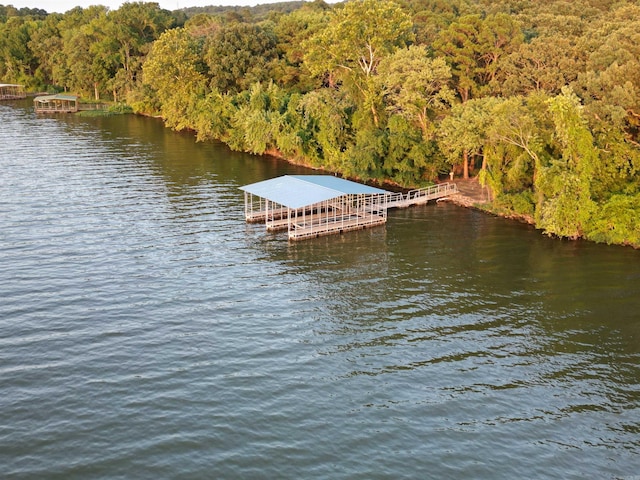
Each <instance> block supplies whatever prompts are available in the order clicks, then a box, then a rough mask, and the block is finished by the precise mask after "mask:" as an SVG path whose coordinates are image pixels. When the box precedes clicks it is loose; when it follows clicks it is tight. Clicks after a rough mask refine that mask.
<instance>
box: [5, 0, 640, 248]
mask: <svg viewBox="0 0 640 480" xmlns="http://www.w3.org/2000/svg"><path fill="white" fill-rule="evenodd" d="M264 7H265V6H261V7H260V10H259V12H258V11H254V12H255V14H254V13H252V9H250V8H243V9H237V8H236V9H227V10H216V11H213V12H209V11H206V10H201V11H198V10H191V11H187V10H182V11H180V10H179V11H174V12H170V11H167V10H163V9H161V8H160V7H159V6H158V4H156V3H142V2H135V3H125V4H124V5H122V6H121V7H120V8H119V9H117V10H109V9H108V8H106V7H101V6H94V7H89V8H86V9H82V8H80V7H78V8H75V9H72V10H70V11H68V12H66V13H64V14H47V13H46V12H44V11H42V10H39V9H20V10H17V9H15V8H13V7H11V6H0V79H2V80H3V81H5V82H16V83H23V84H26V85H27V86H29V87H30V88H32V89H49V90H58V91H62V90H64V91H72V92H75V93H79V94H81V95H83V96H85V97H91V98H96V99H104V98H108V99H110V100H112V101H114V102H123V103H126V104H127V105H129V106H130V107H132V108H133V110H134V111H135V112H137V113H142V114H147V115H158V116H161V117H162V118H163V119H164V121H165V122H166V125H167V126H169V127H171V128H173V129H176V130H183V129H190V130H192V131H194V132H195V134H196V136H197V139H198V140H201V141H207V140H219V141H222V142H225V143H226V144H228V145H229V146H230V147H231V148H232V149H236V150H242V151H247V152H252V153H256V154H265V153H266V154H273V155H278V156H281V157H284V158H287V159H289V160H292V161H295V162H298V163H302V164H305V165H309V166H311V167H315V168H322V169H326V170H328V171H332V172H337V173H340V174H342V175H344V176H348V177H352V178H359V179H361V180H376V181H380V182H382V181H389V182H394V183H396V184H398V185H401V186H407V187H408V186H422V185H425V184H428V183H430V182H433V181H436V180H437V179H438V178H439V177H440V176H443V175H447V174H448V173H449V172H450V171H454V172H455V173H456V174H457V175H460V176H462V177H469V176H477V177H478V179H479V181H480V182H481V183H482V184H483V185H484V186H486V188H487V191H488V192H489V195H490V198H491V203H490V205H491V207H490V208H492V209H493V210H494V211H495V212H497V213H500V214H507V215H513V216H518V217H523V218H527V219H529V220H530V221H531V222H533V223H534V224H535V225H536V226H537V227H538V228H540V229H542V230H543V231H545V232H546V233H549V234H553V235H557V236H561V237H568V238H579V237H584V238H588V239H591V240H594V241H598V242H606V243H616V244H628V245H633V246H636V247H638V246H640V215H639V213H640V180H639V177H638V168H640V138H639V127H640V33H639V32H640V5H639V4H638V3H637V2H634V1H624V0H622V1H620V0H616V1H614V0H577V1H574V2H566V1H561V0H540V1H537V2H527V1H524V0H497V1H491V0H446V1H445V0H395V1H394V0H350V1H347V2H344V3H341V4H337V5H328V4H326V3H324V2H323V1H322V0H315V1H313V2H284V3H281V4H277V5H275V6H274V7H273V9H271V10H267V11H265V8H264Z"/></svg>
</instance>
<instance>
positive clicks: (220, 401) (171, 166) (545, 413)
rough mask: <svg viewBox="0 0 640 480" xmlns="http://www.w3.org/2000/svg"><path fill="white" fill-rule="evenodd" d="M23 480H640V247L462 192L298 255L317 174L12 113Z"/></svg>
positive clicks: (3, 409)
mask: <svg viewBox="0 0 640 480" xmlns="http://www.w3.org/2000/svg"><path fill="white" fill-rule="evenodd" d="M0 125H2V140H1V141H0V185H1V187H0V265H1V268H2V270H1V271H2V279H3V282H2V283H1V284H0V391H2V395H1V396H0V465H1V466H2V476H3V478H25V479H26V478H28V479H31V478H55V479H57V478H60V479H62V478H64V479H69V478H82V479H85V478H149V479H157V478H194V479H196V478H207V479H208V478H217V479H219V478H229V479H237V478H291V479H298V478H330V479H335V478H349V479H387V478H388V479H397V478H420V479H422V478H437V479H442V478H461V479H468V478H486V479H501V478H504V479H513V478H550V479H551V478H564V479H567V478H627V479H631V478H637V477H634V476H637V475H638V473H637V472H638V471H640V470H638V468H639V467H638V466H639V465H640V464H639V463H638V458H639V456H638V454H639V453H640V415H639V413H640V412H639V408H640V407H639V401H640V368H639V365H640V314H639V311H640V252H639V251H635V250H632V249H627V248H621V247H607V246H603V245H596V244H591V243H587V242H567V241H559V240H554V239H550V238H546V237H544V236H542V235H540V234H539V233H538V232H536V231H535V230H533V229H532V228H530V227H528V226H525V225H521V224H518V223H514V222H511V221H506V220H503V219H499V218H494V217H492V216H488V215H484V214H481V213H479V212H475V211H472V210H466V209H462V208H459V207H456V206H453V205H450V204H442V203H441V204H438V205H435V204H433V205H431V204H430V205H427V206H423V207H415V208H411V209H406V210H397V211H392V212H390V215H389V221H388V224H387V225H386V226H385V227H380V228H374V229H371V230H365V231H358V232H353V233H349V234H345V235H341V236H335V237H324V238H319V239H316V240H311V241H305V242H299V243H289V242H288V241H287V240H286V234H268V233H266V232H265V231H264V228H263V227H262V226H260V225H248V224H245V222H244V220H243V203H242V202H243V195H242V192H241V191H240V190H238V187H239V186H242V185H245V184H248V183H252V182H256V181H260V180H264V179H267V178H271V177H274V176H277V175H281V174H285V173H309V172H308V171H305V170H304V169H301V168H297V167H294V166H291V165H288V164H285V163H281V162H278V161H275V160H273V159H267V158H259V157H253V156H249V155H244V154H237V153H232V152H229V151H228V150H227V149H226V148H225V147H224V146H221V145H213V144H198V143H195V142H194V140H193V138H192V136H191V135H189V134H177V133H174V132H171V131H169V130H166V129H164V128H163V127H162V125H161V123H160V122H158V121H156V120H152V119H145V118H138V117H130V116H118V117H104V118H81V117H77V116H61V117H53V118H42V117H36V116H35V115H34V114H33V113H32V112H31V111H30V109H29V107H28V104H13V105H0Z"/></svg>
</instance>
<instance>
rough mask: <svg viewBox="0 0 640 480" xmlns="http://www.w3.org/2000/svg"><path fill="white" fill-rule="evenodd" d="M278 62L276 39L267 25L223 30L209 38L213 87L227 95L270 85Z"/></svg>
mask: <svg viewBox="0 0 640 480" xmlns="http://www.w3.org/2000/svg"><path fill="white" fill-rule="evenodd" d="M277 59H278V50H277V42H276V37H275V34H274V33H273V29H272V28H271V27H270V26H267V25H265V26H262V25H252V24H247V23H232V24H231V25H226V26H223V27H221V28H220V29H219V30H217V31H216V32H215V33H214V34H213V35H212V36H211V37H208V38H207V41H206V44H205V47H204V60H205V61H206V63H207V65H208V67H209V75H210V77H211V87H212V88H213V89H216V90H219V91H221V92H225V93H238V92H241V91H243V90H247V89H248V88H249V87H250V85H252V84H254V83H257V82H263V81H268V80H269V79H270V78H271V70H272V68H273V65H274V62H275V61H277Z"/></svg>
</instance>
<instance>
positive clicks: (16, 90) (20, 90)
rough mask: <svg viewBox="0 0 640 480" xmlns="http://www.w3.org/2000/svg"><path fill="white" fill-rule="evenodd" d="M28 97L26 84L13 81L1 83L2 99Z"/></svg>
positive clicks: (0, 92) (0, 93)
mask: <svg viewBox="0 0 640 480" xmlns="http://www.w3.org/2000/svg"><path fill="white" fill-rule="evenodd" d="M22 98H27V93H26V92H25V90H24V86H22V85H16V84H13V83H0V100H19V99H22Z"/></svg>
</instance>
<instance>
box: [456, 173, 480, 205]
mask: <svg viewBox="0 0 640 480" xmlns="http://www.w3.org/2000/svg"><path fill="white" fill-rule="evenodd" d="M453 183H455V184H456V185H457V186H458V191H459V192H460V193H458V194H456V195H452V196H451V197H449V199H450V200H451V201H452V202H454V203H457V204H458V205H463V206H465V207H472V206H474V205H478V204H483V203H487V201H488V191H487V189H486V188H483V187H482V185H480V183H479V182H478V179H477V178H470V179H468V180H464V179H456V180H454V181H453Z"/></svg>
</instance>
